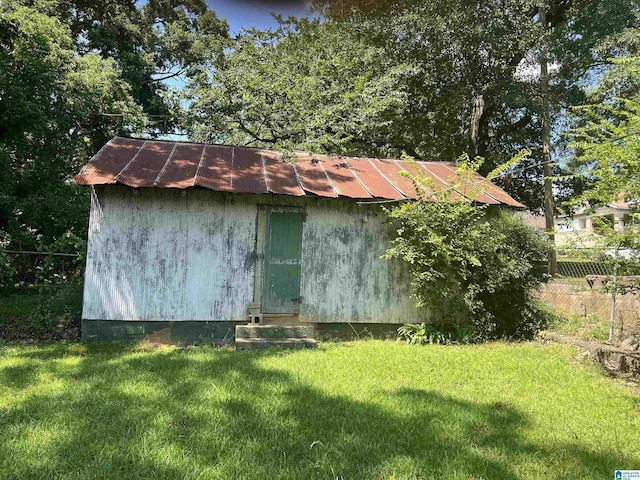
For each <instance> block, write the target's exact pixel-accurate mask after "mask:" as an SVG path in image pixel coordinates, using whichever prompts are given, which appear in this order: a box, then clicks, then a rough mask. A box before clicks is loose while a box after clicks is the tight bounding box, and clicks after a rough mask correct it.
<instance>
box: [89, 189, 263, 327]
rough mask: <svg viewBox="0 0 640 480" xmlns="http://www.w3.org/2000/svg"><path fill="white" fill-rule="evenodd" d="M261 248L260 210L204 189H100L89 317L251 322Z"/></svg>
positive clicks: (95, 204)
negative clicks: (258, 235)
mask: <svg viewBox="0 0 640 480" xmlns="http://www.w3.org/2000/svg"><path fill="white" fill-rule="evenodd" d="M134 192H137V194H134ZM98 199H99V201H100V203H101V204H102V208H101V209H99V208H98ZM103 200H104V201H103ZM254 242H255V205H251V204H247V203H236V202H229V201H228V198H225V197H222V198H221V197H217V196H214V195H212V194H211V193H210V192H206V191H200V190H192V191H189V192H188V194H187V195H186V196H182V195H180V192H178V191H167V190H155V189H154V190H152V189H149V190H146V189H144V190H138V191H134V190H132V189H128V188H124V187H119V186H118V187H115V186H108V187H103V188H98V187H96V195H94V196H93V201H92V213H91V220H90V224H89V247H88V256H87V269H86V273H85V293H84V307H83V318H84V319H101V320H147V321H149V320H244V319H245V318H246V309H247V305H248V304H249V302H251V300H252V297H253V269H254V262H253V261H250V260H249V259H252V258H253V255H252V254H253V251H254V247H255V245H254Z"/></svg>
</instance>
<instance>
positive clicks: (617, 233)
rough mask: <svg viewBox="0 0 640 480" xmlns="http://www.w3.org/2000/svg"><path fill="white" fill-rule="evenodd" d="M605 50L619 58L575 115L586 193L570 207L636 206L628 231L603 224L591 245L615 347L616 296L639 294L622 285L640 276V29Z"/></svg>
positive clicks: (634, 286)
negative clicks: (599, 263) (603, 278)
mask: <svg viewBox="0 0 640 480" xmlns="http://www.w3.org/2000/svg"><path fill="white" fill-rule="evenodd" d="M605 47H607V48H608V49H609V50H610V51H613V52H615V53H617V56H616V57H615V58H612V59H611V61H612V62H613V65H614V66H613V67H612V68H611V69H609V70H608V71H607V72H606V73H605V75H604V76H603V77H602V79H601V80H600V82H599V85H598V88H596V89H595V90H594V91H593V92H592V94H591V97H590V100H591V102H590V103H587V104H585V105H582V106H580V107H576V108H575V109H574V113H575V115H576V118H575V121H576V127H575V128H574V129H572V130H571V131H570V132H569V137H570V138H572V140H573V141H572V143H571V144H570V146H571V147H572V148H573V149H574V150H575V157H574V159H573V164H572V166H573V167H574V168H575V172H576V175H578V176H580V177H582V178H583V179H584V181H585V184H586V188H585V190H584V192H583V193H582V194H581V195H580V196H578V197H577V198H575V199H574V200H573V201H572V202H570V205H569V206H573V207H575V206H580V207H582V208H587V209H590V208H595V207H597V206H599V205H606V204H607V203H611V202H614V201H620V200H627V201H629V202H630V204H631V205H635V209H634V210H632V211H631V214H630V215H628V216H627V219H626V222H625V223H626V225H624V228H621V227H623V226H622V225H617V224H616V223H615V222H611V224H607V223H606V222H600V223H599V225H597V227H599V228H598V235H595V236H594V238H593V239H591V240H592V241H594V243H595V244H596V245H597V247H599V250H601V251H604V252H606V255H605V256H604V257H603V259H604V261H605V263H607V264H609V266H610V268H611V270H612V273H613V278H612V282H611V286H610V292H611V295H612V310H611V321H610V328H609V340H610V341H611V340H612V339H613V333H614V330H613V326H614V318H615V298H616V295H617V294H619V293H624V292H625V291H631V292H637V291H638V290H639V289H640V285H639V284H638V282H637V277H636V281H635V282H634V281H631V280H628V281H627V282H626V284H620V282H619V279H618V277H619V276H620V275H625V274H626V275H636V276H637V275H638V273H640V215H639V213H638V202H639V201H640V29H638V28H629V29H626V30H625V31H624V32H622V33H621V34H620V35H618V36H616V37H613V38H611V39H609V41H608V43H607V44H605ZM612 47H613V48H612Z"/></svg>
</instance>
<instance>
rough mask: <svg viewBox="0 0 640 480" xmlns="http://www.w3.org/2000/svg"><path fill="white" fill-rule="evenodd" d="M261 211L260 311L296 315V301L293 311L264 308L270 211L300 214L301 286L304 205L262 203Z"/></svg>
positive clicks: (267, 285)
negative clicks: (262, 219) (262, 228)
mask: <svg viewBox="0 0 640 480" xmlns="http://www.w3.org/2000/svg"><path fill="white" fill-rule="evenodd" d="M261 211H263V212H264V213H265V218H264V235H263V238H262V243H263V244H262V246H261V250H262V272H261V277H262V278H261V280H262V281H261V288H260V292H257V293H259V298H260V305H261V312H262V313H264V314H267V315H269V314H271V315H297V314H299V313H300V303H301V302H298V303H296V307H295V309H294V311H293V312H286V313H283V312H269V311H267V310H266V306H267V303H266V296H267V291H268V289H269V258H270V255H271V245H270V243H271V213H272V212H278V213H286V212H292V213H300V214H301V215H302V222H301V223H300V234H301V235H300V287H302V243H303V237H304V223H305V220H306V218H307V214H306V211H305V208H304V207H292V206H278V205H264V206H262V209H261Z"/></svg>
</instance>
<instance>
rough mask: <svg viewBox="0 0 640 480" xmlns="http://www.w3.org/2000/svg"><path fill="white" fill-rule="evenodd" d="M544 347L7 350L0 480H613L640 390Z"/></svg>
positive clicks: (638, 408) (2, 371) (633, 440)
mask: <svg viewBox="0 0 640 480" xmlns="http://www.w3.org/2000/svg"><path fill="white" fill-rule="evenodd" d="M575 354H576V352H575V351H574V350H571V349H568V348H564V347H560V346H543V345H540V344H521V345H507V344H500V343H496V344H488V345H480V346H456V347H446V346H425V347H418V346H408V345H404V344H399V343H395V342H381V341H363V342H354V343H345V344H325V345H322V346H321V347H320V348H318V349H317V350H315V351H314V350H306V351H293V352H291V351H286V352H283V351H262V352H234V351H231V350H227V349H214V348H204V347H203V348H195V349H160V350H155V351H151V350H142V349H139V348H135V347H117V346H85V345H68V346H64V345H51V346H45V347H17V346H5V347H0V478H20V479H22V478H53V477H55V478H77V479H85V478H162V479H164V478H194V479H195V478H220V479H230V478H250V479H279V478H291V479H309V478H322V479H326V478H330V479H335V478H344V479H354V478H355V479H377V478H395V479H400V478H403V479H405V478H406V479H409V478H415V479H418V478H433V479H468V478H485V479H536V478H540V479H572V480H573V479H607V478H611V479H612V478H613V472H614V469H640V447H639V446H640V397H638V395H637V394H635V393H633V392H632V391H631V390H630V389H629V388H628V387H625V386H624V385H623V384H622V383H620V382H618V381H614V380H611V379H608V378H605V377H603V376H602V374H601V373H600V372H599V371H598V370H597V369H596V368H595V367H591V366H584V365H582V364H581V363H580V362H579V361H578V360H576V359H575Z"/></svg>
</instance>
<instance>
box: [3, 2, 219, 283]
mask: <svg viewBox="0 0 640 480" xmlns="http://www.w3.org/2000/svg"><path fill="white" fill-rule="evenodd" d="M227 38H228V32H227V25H226V22H224V21H222V20H219V19H218V18H217V17H216V15H215V13H214V12H212V11H209V10H207V8H206V5H205V4H204V2H203V1H199V0H193V1H190V0H185V1H166V0H152V1H150V2H146V3H144V4H135V3H132V2H130V1H128V0H116V1H115V2H109V3H108V4H103V3H100V2H93V1H84V0H77V1H75V0H48V1H45V2H35V1H30V0H7V1H4V2H2V3H0V166H1V167H2V169H1V170H0V250H5V249H9V250H37V251H42V250H57V251H63V250H65V249H69V250H71V251H72V252H73V253H75V252H76V251H78V250H82V248H81V245H82V242H83V239H84V238H86V233H85V232H86V227H87V217H88V210H89V209H88V192H87V191H86V189H83V188H78V187H76V186H74V185H73V184H72V182H71V178H72V176H73V175H74V174H75V173H77V172H78V170H79V169H80V166H81V165H83V164H84V163H86V162H87V160H88V159H89V158H90V156H92V155H93V154H95V153H96V152H97V151H98V150H99V149H100V148H101V147H102V146H103V145H104V143H105V142H106V141H108V140H109V139H110V138H112V137H113V136H114V135H118V134H120V135H122V134H124V135H127V134H132V133H138V134H140V133H146V134H149V135H159V134H165V133H169V132H173V131H174V130H175V129H176V128H178V125H179V124H178V121H179V114H180V113H181V108H180V105H179V104H178V103H177V101H176V100H175V99H174V98H172V96H171V95H170V92H169V86H168V84H167V83H166V82H167V81H169V80H171V79H172V78H175V77H176V76H178V75H181V74H189V73H191V69H192V65H199V64H200V63H201V60H202V59H203V58H204V56H205V53H206V56H207V57H213V56H215V55H216V54H220V53H221V52H222V48H223V46H224V43H225V41H226V39H227ZM0 256H1V257H2V258H0V269H2V266H1V265H4V266H5V267H6V268H4V271H5V272H10V273H11V272H12V273H11V275H13V274H14V273H15V267H16V262H15V258H14V257H7V256H6V255H4V254H3V253H2V252H0ZM11 275H9V276H5V279H4V281H3V282H2V283H8V281H9V277H11ZM0 277H2V275H1V272H0Z"/></svg>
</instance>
